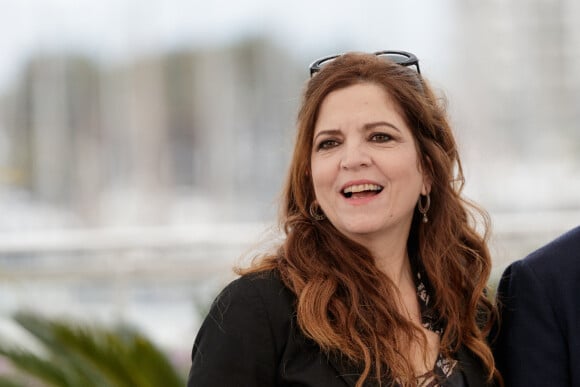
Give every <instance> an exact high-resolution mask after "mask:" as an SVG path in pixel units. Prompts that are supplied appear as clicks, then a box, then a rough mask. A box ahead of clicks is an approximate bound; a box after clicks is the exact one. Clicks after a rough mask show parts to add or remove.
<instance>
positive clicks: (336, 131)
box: [312, 121, 401, 141]
mask: <svg viewBox="0 0 580 387" xmlns="http://www.w3.org/2000/svg"><path fill="white" fill-rule="evenodd" d="M379 126H388V127H389V128H393V129H395V130H396V131H397V132H399V133H400V132H401V129H399V128H397V126H396V125H393V124H391V123H390V122H387V121H377V122H369V123H367V124H364V125H363V127H362V129H363V130H364V131H365V132H368V131H369V130H372V129H374V128H376V127H379ZM340 132H341V131H340V130H339V129H328V130H321V131H320V132H318V133H317V134H316V136H314V138H313V139H312V140H313V141H316V139H317V138H318V137H319V136H321V135H323V134H325V135H330V136H333V135H337V134H340Z"/></svg>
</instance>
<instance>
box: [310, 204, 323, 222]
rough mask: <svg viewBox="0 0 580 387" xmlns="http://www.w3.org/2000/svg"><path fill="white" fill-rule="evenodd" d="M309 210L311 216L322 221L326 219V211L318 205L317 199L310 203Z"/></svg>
mask: <svg viewBox="0 0 580 387" xmlns="http://www.w3.org/2000/svg"><path fill="white" fill-rule="evenodd" d="M309 212H310V216H311V217H312V219H314V220H317V221H321V220H324V219H326V216H325V215H324V213H323V212H322V210H321V209H320V207H319V206H318V203H316V201H313V202H312V203H311V204H310V208H309Z"/></svg>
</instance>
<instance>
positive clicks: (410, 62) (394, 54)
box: [310, 51, 421, 77]
mask: <svg viewBox="0 0 580 387" xmlns="http://www.w3.org/2000/svg"><path fill="white" fill-rule="evenodd" d="M373 54H374V55H376V56H378V57H380V58H385V59H388V60H390V61H392V62H395V63H397V64H400V65H401V66H415V68H416V69H417V73H419V74H421V70H420V69H419V59H417V57H416V56H415V55H414V54H411V53H410V52H406V51H378V52H374V53H373ZM341 55H342V54H338V55H331V56H327V57H324V58H320V59H318V60H316V61H314V62H313V63H312V64H311V65H310V77H312V76H313V75H314V74H316V73H317V72H319V71H320V70H321V69H322V67H324V65H326V64H328V63H330V62H332V61H333V60H334V59H336V58H338V57H339V56H341Z"/></svg>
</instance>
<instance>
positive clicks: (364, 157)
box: [340, 144, 372, 170]
mask: <svg viewBox="0 0 580 387" xmlns="http://www.w3.org/2000/svg"><path fill="white" fill-rule="evenodd" d="M343 149H344V153H343V155H342V158H341V160H340V168H341V169H349V170H356V169H358V168H364V167H368V166H369V165H371V162H372V159H371V157H370V155H369V153H368V152H367V151H366V150H365V149H364V146H363V145H362V144H350V145H348V144H347V145H346V146H345V147H344V148H343Z"/></svg>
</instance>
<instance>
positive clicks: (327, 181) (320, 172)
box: [311, 161, 333, 194]
mask: <svg viewBox="0 0 580 387" xmlns="http://www.w3.org/2000/svg"><path fill="white" fill-rule="evenodd" d="M311 167H312V185H313V186H314V192H315V193H317V194H319V193H321V192H323V191H324V190H327V189H328V188H329V187H330V185H331V184H332V179H333V176H332V173H331V170H330V168H329V166H328V163H324V162H319V161H318V162H317V161H313V162H312V166H311Z"/></svg>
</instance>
